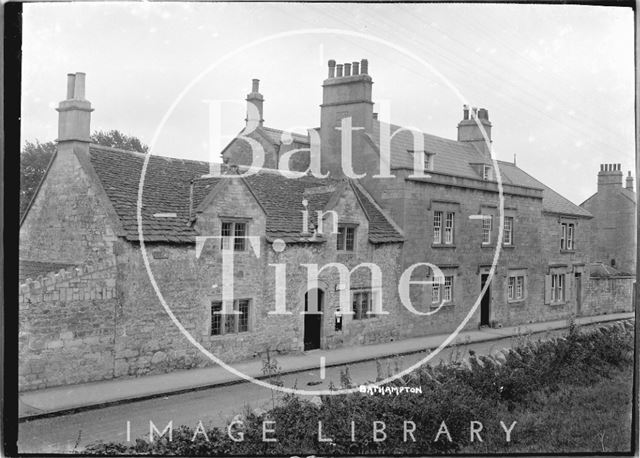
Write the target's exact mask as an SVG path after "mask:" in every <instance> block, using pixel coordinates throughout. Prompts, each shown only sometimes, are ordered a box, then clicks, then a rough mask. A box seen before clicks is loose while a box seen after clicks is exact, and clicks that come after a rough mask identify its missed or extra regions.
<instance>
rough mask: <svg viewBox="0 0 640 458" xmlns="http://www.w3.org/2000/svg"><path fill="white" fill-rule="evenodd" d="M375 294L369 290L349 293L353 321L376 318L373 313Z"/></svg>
mask: <svg viewBox="0 0 640 458" xmlns="http://www.w3.org/2000/svg"><path fill="white" fill-rule="evenodd" d="M375 294H376V292H375V291H373V290H371V289H366V290H354V291H351V305H352V307H353V310H352V311H353V319H354V320H364V319H366V318H374V317H375V316H376V314H375V313H374V302H375V300H376V296H375Z"/></svg>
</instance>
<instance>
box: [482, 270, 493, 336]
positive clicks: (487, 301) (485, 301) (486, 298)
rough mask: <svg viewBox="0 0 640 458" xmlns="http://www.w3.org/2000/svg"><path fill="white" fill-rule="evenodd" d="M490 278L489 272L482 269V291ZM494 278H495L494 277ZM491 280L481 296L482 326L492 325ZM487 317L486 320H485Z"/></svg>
mask: <svg viewBox="0 0 640 458" xmlns="http://www.w3.org/2000/svg"><path fill="white" fill-rule="evenodd" d="M488 280H489V272H484V271H482V270H481V271H480V292H482V288H484V285H485V283H486V282H487V281H488ZM492 280H493V279H492ZM491 286H492V285H491V282H489V286H488V287H487V291H486V292H485V294H484V295H483V296H482V298H480V326H491ZM483 318H486V320H483Z"/></svg>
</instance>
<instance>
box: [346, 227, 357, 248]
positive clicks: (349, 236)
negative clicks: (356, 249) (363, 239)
mask: <svg viewBox="0 0 640 458" xmlns="http://www.w3.org/2000/svg"><path fill="white" fill-rule="evenodd" d="M355 237H356V228H355V227H347V228H346V242H345V250H346V251H353V245H354V240H355Z"/></svg>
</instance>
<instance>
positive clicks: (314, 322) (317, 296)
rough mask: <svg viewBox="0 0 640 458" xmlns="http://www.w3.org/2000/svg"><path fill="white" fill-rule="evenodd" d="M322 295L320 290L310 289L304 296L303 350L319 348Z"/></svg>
mask: <svg viewBox="0 0 640 458" xmlns="http://www.w3.org/2000/svg"><path fill="white" fill-rule="evenodd" d="M323 299H324V293H323V292H322V290H321V289H312V290H309V291H307V293H306V294H305V295H304V312H305V314H304V349H305V351H306V350H314V349H316V348H320V337H321V335H322V305H323V304H322V301H323Z"/></svg>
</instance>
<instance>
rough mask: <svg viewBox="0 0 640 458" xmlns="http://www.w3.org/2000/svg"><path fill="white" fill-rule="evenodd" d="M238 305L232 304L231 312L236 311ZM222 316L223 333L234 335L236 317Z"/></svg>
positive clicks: (230, 315)
mask: <svg viewBox="0 0 640 458" xmlns="http://www.w3.org/2000/svg"><path fill="white" fill-rule="evenodd" d="M237 306H238V303H237V302H236V303H234V304H233V310H237ZM222 316H224V333H225V334H229V333H235V332H236V318H237V315H233V314H228V315H222Z"/></svg>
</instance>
